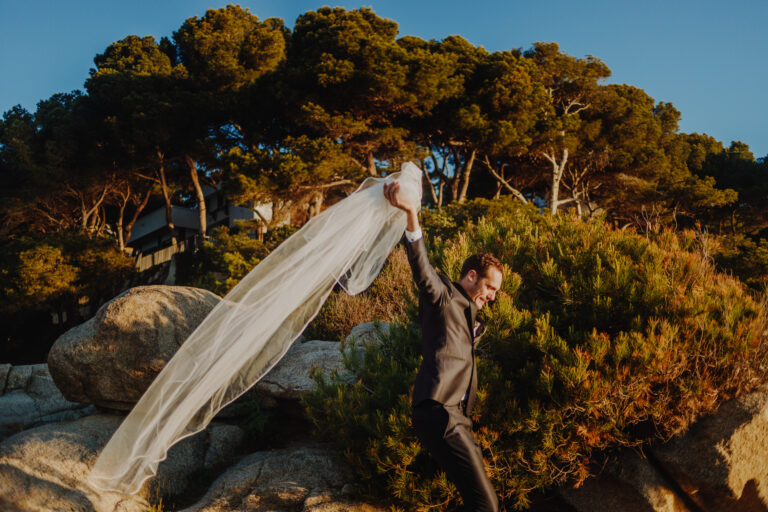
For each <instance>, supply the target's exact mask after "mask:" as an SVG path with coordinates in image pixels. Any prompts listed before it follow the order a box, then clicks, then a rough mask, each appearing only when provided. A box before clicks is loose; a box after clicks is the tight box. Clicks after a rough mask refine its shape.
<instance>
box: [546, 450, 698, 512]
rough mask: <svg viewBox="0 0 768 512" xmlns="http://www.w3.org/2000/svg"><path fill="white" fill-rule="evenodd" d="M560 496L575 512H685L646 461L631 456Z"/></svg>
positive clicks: (674, 495)
mask: <svg viewBox="0 0 768 512" xmlns="http://www.w3.org/2000/svg"><path fill="white" fill-rule="evenodd" d="M560 494H561V495H562V497H563V498H565V501H566V502H568V503H569V504H570V505H572V506H573V507H575V508H576V510H579V511H595V510H615V511H622V512H654V511H656V512H662V511H663V512H689V509H688V508H687V507H686V505H685V503H684V502H683V501H682V498H681V497H679V496H678V495H677V494H676V493H675V491H674V490H673V489H672V488H670V485H669V483H668V482H667V481H665V479H664V478H663V477H662V476H661V475H659V474H658V472H657V471H656V470H655V469H654V467H653V466H652V465H651V464H650V463H649V462H648V460H647V459H645V458H642V457H640V456H639V455H638V454H636V453H634V452H626V453H624V454H622V456H621V457H620V459H619V460H618V461H615V462H613V463H611V464H609V465H608V466H606V467H605V468H604V469H603V471H602V473H601V474H600V475H598V476H597V477H595V478H590V479H589V480H587V481H586V482H585V483H584V485H583V486H581V487H579V488H578V489H563V490H561V492H560Z"/></svg>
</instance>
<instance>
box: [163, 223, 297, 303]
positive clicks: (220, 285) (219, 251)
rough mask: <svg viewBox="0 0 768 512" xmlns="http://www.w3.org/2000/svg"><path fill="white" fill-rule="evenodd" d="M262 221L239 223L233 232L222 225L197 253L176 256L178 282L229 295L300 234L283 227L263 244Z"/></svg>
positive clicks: (272, 233) (266, 237) (269, 236)
mask: <svg viewBox="0 0 768 512" xmlns="http://www.w3.org/2000/svg"><path fill="white" fill-rule="evenodd" d="M257 229H258V222H256V221H243V220H239V221H236V222H235V226H234V227H233V228H232V229H230V228H229V227H227V226H218V227H216V228H214V229H213V231H212V234H211V236H210V238H209V239H208V240H206V241H205V242H204V243H203V246H202V248H200V250H199V251H197V252H184V253H180V254H178V255H176V265H177V270H176V282H177V284H179V285H186V286H194V287H197V288H204V289H206V290H209V291H211V292H213V293H216V294H218V295H221V296H224V295H226V294H227V293H228V292H229V291H230V290H231V289H232V288H234V287H235V285H237V283H239V282H240V280H241V279H242V278H243V277H245V275H246V274H248V272H250V271H251V270H252V269H253V267H255V266H256V265H258V264H259V262H260V261H261V260H263V259H264V258H265V257H266V256H267V255H268V254H269V253H270V251H272V250H273V249H274V248H275V247H277V246H278V245H279V244H280V243H281V242H282V241H283V240H285V239H286V238H288V237H289V236H290V235H291V234H293V233H294V232H295V231H296V228H295V227H294V226H282V227H279V228H276V229H274V230H271V231H269V232H268V233H267V234H266V236H265V237H264V240H263V241H260V240H258V239H257V238H256V236H257V235H256V230H257Z"/></svg>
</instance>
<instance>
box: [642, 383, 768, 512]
mask: <svg viewBox="0 0 768 512" xmlns="http://www.w3.org/2000/svg"><path fill="white" fill-rule="evenodd" d="M653 454H654V455H655V457H656V459H657V460H658V462H659V464H660V466H661V467H662V468H663V469H664V470H666V472H667V473H668V474H669V475H670V476H671V477H672V478H673V479H674V480H675V481H676V482H677V483H678V484H679V485H680V487H681V488H682V490H683V491H684V492H685V493H686V494H687V495H688V496H689V497H690V498H691V500H692V501H693V502H694V503H696V505H698V506H699V507H700V508H701V509H703V510H706V511H722V510H738V511H744V512H748V511H758V510H759V511H761V512H762V511H766V510H768V387H764V388H762V389H760V390H758V391H756V392H753V393H749V394H747V395H744V396H742V397H739V398H736V399H734V400H730V401H728V402H726V403H724V404H723V405H722V406H720V408H719V410H718V411H717V413H716V414H715V415H713V416H710V417H707V418H704V419H702V420H701V421H698V422H697V423H696V424H695V425H693V427H692V428H691V429H690V431H689V432H688V433H687V434H686V435H685V436H683V437H681V438H679V439H675V440H673V441H672V442H670V443H668V444H666V445H664V446H662V447H659V448H657V449H655V450H654V451H653Z"/></svg>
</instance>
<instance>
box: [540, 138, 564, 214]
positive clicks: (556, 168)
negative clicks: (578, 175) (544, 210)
mask: <svg viewBox="0 0 768 512" xmlns="http://www.w3.org/2000/svg"><path fill="white" fill-rule="evenodd" d="M544 158H546V159H547V160H549V163H551V164H552V190H551V193H550V205H549V207H550V211H551V212H552V215H555V214H556V213H557V207H558V205H559V204H560V200H559V195H560V180H562V179H563V172H564V171H565V165H566V164H567V163H568V149H564V150H563V157H562V158H561V160H560V162H558V161H557V156H556V155H555V153H554V151H553V152H551V153H547V152H545V153H544Z"/></svg>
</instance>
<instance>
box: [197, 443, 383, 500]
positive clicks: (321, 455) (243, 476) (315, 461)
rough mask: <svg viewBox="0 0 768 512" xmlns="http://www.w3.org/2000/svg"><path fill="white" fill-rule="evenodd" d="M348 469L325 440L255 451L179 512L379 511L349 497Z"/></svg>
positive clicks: (349, 475)
mask: <svg viewBox="0 0 768 512" xmlns="http://www.w3.org/2000/svg"><path fill="white" fill-rule="evenodd" d="M350 482H351V473H350V472H349V469H348V468H347V466H346V465H344V464H343V463H342V462H341V461H340V460H339V458H338V456H337V455H336V452H335V450H333V448H332V447H330V446H328V445H323V444H305V445H296V446H293V447H289V448H285V449H281V450H272V451H268V452H258V453H254V454H252V455H248V456H247V457H244V458H243V459H242V460H240V462H238V463H237V464H236V465H235V466H233V467H231V468H229V469H228V470H227V471H226V472H225V473H224V474H222V475H221V476H220V477H219V478H218V479H217V480H216V481H215V482H213V484H212V485H211V487H210V488H209V490H208V492H207V493H206V494H205V496H204V497H203V498H202V499H201V500H200V501H199V502H198V503H196V504H195V505H193V506H192V507H190V508H187V509H185V510H184V511H183V512H229V511H235V510H236V511H238V512H267V511H274V512H282V511H285V512H288V511H292V512H293V511H302V512H320V511H323V512H326V511H327V512H343V511H348V512H353V511H372V512H373V511H377V510H383V509H381V508H377V507H374V506H371V505H368V504H365V503H361V502H359V501H356V500H354V499H352V497H351V496H350V493H349V488H350V487H351V485H350Z"/></svg>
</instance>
